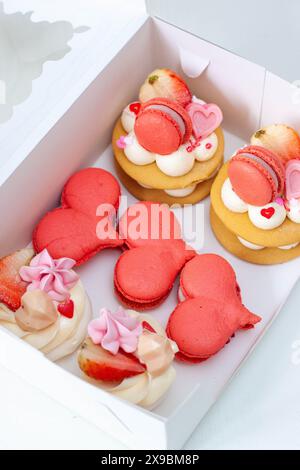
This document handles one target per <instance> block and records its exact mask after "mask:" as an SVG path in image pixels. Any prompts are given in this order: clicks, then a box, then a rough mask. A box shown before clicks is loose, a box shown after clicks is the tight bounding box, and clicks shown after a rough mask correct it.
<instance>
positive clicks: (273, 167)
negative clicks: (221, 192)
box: [228, 145, 285, 206]
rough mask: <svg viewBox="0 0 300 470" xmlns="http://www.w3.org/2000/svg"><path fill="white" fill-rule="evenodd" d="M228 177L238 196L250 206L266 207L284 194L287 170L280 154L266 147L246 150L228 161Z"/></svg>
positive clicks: (252, 147) (246, 148) (239, 151)
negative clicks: (279, 156) (278, 155)
mask: <svg viewBox="0 0 300 470" xmlns="http://www.w3.org/2000/svg"><path fill="white" fill-rule="evenodd" d="M228 175H229V179H230V182H231V184H232V188H233V190H234V191H235V192H236V194H237V195H238V196H239V197H240V198H241V199H242V200H243V201H244V202H246V203H247V204H251V205H253V206H264V205H266V204H269V203H270V202H272V201H274V199H275V198H276V197H277V196H280V195H281V194H282V193H283V191H284V180H285V171H284V167H283V164H282V162H281V161H280V159H279V158H278V157H277V155H276V154H275V153H274V152H272V151H271V150H268V149H266V148H264V147H259V146H255V145H249V146H248V147H244V148H242V149H240V150H238V152H237V153H236V154H235V155H234V157H232V159H231V160H230V161H229V167H228Z"/></svg>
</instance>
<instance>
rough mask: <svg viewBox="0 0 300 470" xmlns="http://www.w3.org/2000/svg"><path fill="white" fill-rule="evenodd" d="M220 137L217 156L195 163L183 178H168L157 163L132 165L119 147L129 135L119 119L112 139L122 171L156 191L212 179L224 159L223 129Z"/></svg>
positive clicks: (220, 130) (219, 132)
mask: <svg viewBox="0 0 300 470" xmlns="http://www.w3.org/2000/svg"><path fill="white" fill-rule="evenodd" d="M215 133H216V135H217V137H218V142H219V145H218V149H217V151H216V153H215V155H214V156H213V157H212V158H211V159H210V160H207V161H205V162H198V161H195V164H194V166H193V168H192V170H191V171H190V172H189V173H187V174H185V175H183V176H176V177H173V176H168V175H165V174H164V173H162V171H160V170H159V168H158V167H157V165H156V163H155V162H154V163H150V164H149V165H145V166H139V165H135V164H134V163H131V162H130V161H129V160H128V158H127V157H126V155H125V153H124V151H123V150H122V149H120V148H119V147H118V146H117V141H118V140H119V138H120V137H121V136H124V135H127V133H126V131H125V130H124V129H123V127H122V123H121V120H120V119H119V120H118V121H117V123H116V125H115V128H114V131H113V137H112V146H113V151H114V155H115V159H116V161H117V163H118V165H119V166H120V167H121V169H122V171H123V172H124V173H125V174H126V175H128V176H129V177H130V178H132V179H133V180H135V181H138V182H140V183H142V184H144V185H146V186H151V187H152V188H155V189H161V190H163V189H182V188H186V187H187V186H192V185H193V184H197V183H199V182H200V181H205V180H207V179H210V178H211V176H212V175H213V174H214V173H215V172H216V171H217V170H218V168H219V166H220V165H221V163H222V161H223V157H224V136H223V131H222V129H221V128H218V129H217V130H216V131H215Z"/></svg>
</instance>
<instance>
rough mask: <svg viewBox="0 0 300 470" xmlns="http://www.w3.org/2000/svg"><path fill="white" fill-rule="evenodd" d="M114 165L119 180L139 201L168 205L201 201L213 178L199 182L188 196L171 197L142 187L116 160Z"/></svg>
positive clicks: (162, 192) (205, 195) (160, 190)
mask: <svg viewBox="0 0 300 470" xmlns="http://www.w3.org/2000/svg"><path fill="white" fill-rule="evenodd" d="M115 165H116V172H117V175H118V177H119V180H120V181H121V183H122V184H123V186H125V188H126V189H127V190H128V191H129V192H130V193H131V194H132V195H133V196H134V197H136V198H137V199H138V200H140V201H153V202H160V203H164V204H168V205H169V206H172V205H173V204H179V205H181V206H184V205H185V204H196V203H197V202H199V201H202V200H203V199H205V198H206V197H207V196H209V193H210V190H211V187H212V184H213V181H214V178H210V179H207V180H205V181H202V182H199V183H198V184H197V186H196V188H195V190H194V191H193V192H192V193H191V194H190V195H189V196H185V197H172V196H169V195H168V194H166V193H165V191H163V190H162V189H148V188H143V187H142V186H141V185H140V184H138V183H137V182H136V181H135V180H134V179H132V178H130V176H128V175H127V174H126V173H125V172H124V171H123V170H122V168H121V167H120V165H119V164H118V163H117V161H115Z"/></svg>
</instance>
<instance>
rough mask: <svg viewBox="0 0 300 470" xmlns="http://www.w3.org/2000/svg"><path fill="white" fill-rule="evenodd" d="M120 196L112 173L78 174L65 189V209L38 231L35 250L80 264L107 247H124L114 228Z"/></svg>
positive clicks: (53, 214)
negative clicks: (70, 259) (46, 251)
mask: <svg viewBox="0 0 300 470" xmlns="http://www.w3.org/2000/svg"><path fill="white" fill-rule="evenodd" d="M119 197H120V186H119V183H118V181H117V180H116V178H115V177H114V176H113V175H112V174H110V173H109V172H108V171H105V170H103V169H100V168H86V169H84V170H81V171H78V172H77V173H75V174H74V175H73V176H71V178H70V179H69V180H68V181H67V183H66V184H65V186H64V189H63V192H62V196H61V207H59V208H57V209H54V210H53V211H51V212H48V214H46V215H45V216H44V217H43V218H42V220H41V221H40V222H39V223H38V225H37V227H36V228H35V230H34V233H33V246H34V249H35V251H36V252H37V253H39V252H40V251H42V250H43V249H45V248H46V249H47V250H48V252H49V253H50V255H51V256H52V257H53V258H62V257H64V256H67V257H69V258H72V259H74V260H75V261H76V265H80V264H82V263H84V262H86V261H87V260H88V259H90V258H91V257H92V256H94V255H95V254H96V253H98V252H99V251H101V250H103V249H104V248H114V247H118V246H121V245H122V244H123V242H122V240H120V239H119V237H118V234H117V232H116V231H115V229H114V225H113V219H114V218H115V216H116V210H117V209H118V206H119Z"/></svg>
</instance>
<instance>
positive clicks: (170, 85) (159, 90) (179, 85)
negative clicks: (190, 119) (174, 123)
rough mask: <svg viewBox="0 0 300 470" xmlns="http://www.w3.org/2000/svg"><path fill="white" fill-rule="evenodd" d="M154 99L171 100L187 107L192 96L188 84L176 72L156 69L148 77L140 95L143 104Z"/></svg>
mask: <svg viewBox="0 0 300 470" xmlns="http://www.w3.org/2000/svg"><path fill="white" fill-rule="evenodd" d="M152 98H169V99H171V100H174V101H177V102H178V103H179V104H181V106H183V107H185V106H187V105H188V104H189V103H190V102H191V100H192V95H191V92H190V90H189V88H188V86H187V84H186V83H185V82H184V80H183V79H182V78H180V77H179V76H178V75H177V74H176V73H175V72H173V71H172V70H169V69H156V70H154V71H153V72H151V73H150V75H148V77H147V78H146V81H145V82H144V83H143V85H142V86H141V89H140V94H139V99H140V101H141V102H142V103H144V102H145V101H148V100H151V99H152Z"/></svg>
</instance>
